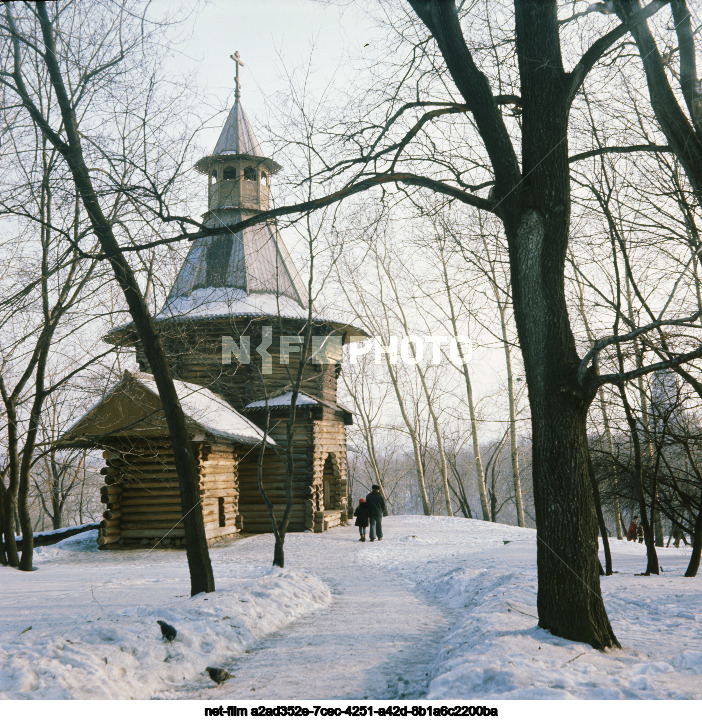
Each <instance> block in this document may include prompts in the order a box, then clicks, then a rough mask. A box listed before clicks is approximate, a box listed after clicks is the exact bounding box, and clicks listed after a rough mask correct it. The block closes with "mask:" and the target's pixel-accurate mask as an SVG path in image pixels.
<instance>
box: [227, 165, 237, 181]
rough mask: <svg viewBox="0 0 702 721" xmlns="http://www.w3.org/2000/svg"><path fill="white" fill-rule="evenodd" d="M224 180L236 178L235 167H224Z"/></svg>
mask: <svg viewBox="0 0 702 721" xmlns="http://www.w3.org/2000/svg"><path fill="white" fill-rule="evenodd" d="M224 180H236V168H225V169H224Z"/></svg>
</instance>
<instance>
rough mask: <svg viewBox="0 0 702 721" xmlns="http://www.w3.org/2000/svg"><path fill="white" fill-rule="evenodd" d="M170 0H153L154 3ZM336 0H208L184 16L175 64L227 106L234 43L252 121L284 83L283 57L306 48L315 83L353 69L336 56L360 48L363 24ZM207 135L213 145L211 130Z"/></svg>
mask: <svg viewBox="0 0 702 721" xmlns="http://www.w3.org/2000/svg"><path fill="white" fill-rule="evenodd" d="M170 1H171V0H169V2H168V3H166V2H165V0H159V2H158V3H157V7H158V6H159V5H161V6H163V5H169V4H170ZM341 5H342V7H339V5H337V4H336V3H333V4H328V3H321V2H315V1H314V0H211V1H210V2H208V3H206V4H204V6H203V8H202V10H201V11H200V12H198V13H197V15H195V16H194V17H193V19H192V21H191V22H190V23H189V26H190V27H191V31H192V35H191V36H190V37H189V38H188V39H187V40H186V41H185V43H184V44H183V45H182V46H180V47H179V52H178V53H177V55H176V57H175V58H174V62H175V63H176V66H175V67H176V68H177V67H182V69H183V72H184V73H188V72H193V73H194V75H195V78H196V83H197V85H198V86H199V87H200V88H201V89H202V90H203V93H206V94H207V95H208V96H210V97H211V98H212V99H213V101H214V102H215V103H217V102H219V103H220V104H226V105H227V107H229V106H230V105H231V104H232V102H233V99H234V96H233V91H234V74H235V64H234V62H233V61H232V60H231V59H230V55H231V54H232V53H234V52H235V51H237V50H238V51H239V53H240V56H241V59H242V60H243V62H244V67H243V68H242V69H241V70H240V73H241V88H242V102H243V105H244V108H245V110H246V113H247V115H248V116H249V118H250V120H252V121H253V122H254V125H256V126H259V127H260V124H259V123H257V122H256V120H257V119H258V120H262V119H264V118H265V115H266V104H265V101H266V97H270V96H273V95H275V94H276V93H277V92H280V91H282V90H285V88H286V87H287V80H286V78H285V69H284V67H283V63H285V65H286V66H287V67H288V68H289V69H292V68H294V67H296V66H299V65H301V64H307V62H308V61H309V58H310V56H312V58H313V69H314V74H313V80H314V82H315V83H316V84H317V86H318V88H319V89H320V90H321V89H322V88H323V87H324V85H325V84H327V83H329V82H335V83H339V82H343V77H344V75H345V74H346V73H347V72H353V69H352V68H349V67H348V66H347V65H346V64H344V63H342V60H343V59H344V58H345V57H347V55H348V54H358V53H359V52H362V50H363V46H364V45H365V43H366V42H367V41H368V38H369V35H370V32H371V30H370V28H371V25H370V21H369V19H368V18H367V16H366V15H365V14H364V13H363V12H359V4H358V3H355V4H354V3H342V4H341ZM311 54H312V55H311ZM174 69H175V68H174ZM222 122H224V121H223V120H222ZM211 136H212V139H211V144H212V145H214V143H215V142H216V140H217V131H216V130H213V131H212V133H211ZM203 140H204V139H203ZM259 140H261V138H259Z"/></svg>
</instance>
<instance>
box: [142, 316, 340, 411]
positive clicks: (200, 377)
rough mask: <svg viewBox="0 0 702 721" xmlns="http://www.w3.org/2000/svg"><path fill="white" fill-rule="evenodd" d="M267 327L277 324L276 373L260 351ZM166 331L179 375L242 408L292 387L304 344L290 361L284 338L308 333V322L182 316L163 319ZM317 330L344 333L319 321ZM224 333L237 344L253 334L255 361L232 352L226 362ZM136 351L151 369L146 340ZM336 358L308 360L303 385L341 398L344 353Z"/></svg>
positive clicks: (269, 349) (273, 364) (173, 366)
mask: <svg viewBox="0 0 702 721" xmlns="http://www.w3.org/2000/svg"><path fill="white" fill-rule="evenodd" d="M265 326H268V327H271V328H272V331H271V333H272V341H271V343H270V345H269V346H268V347H267V352H268V353H269V354H270V356H271V368H270V371H271V372H270V373H269V372H268V371H267V369H266V368H265V367H263V366H262V358H261V355H260V354H259V352H258V351H257V350H256V348H257V347H258V346H260V345H261V344H262V343H263V330H262V329H263V328H264V327H265ZM160 330H161V337H162V341H163V344H164V349H165V351H166V353H167V354H168V358H169V362H170V364H171V370H172V373H173V377H174V378H176V379H177V380H180V381H185V382H187V383H196V384H198V385H201V386H205V387H206V388H209V389H210V390H212V391H214V392H215V393H218V394H219V395H221V396H222V397H223V398H224V399H225V400H226V401H227V402H228V403H230V404H231V405H232V406H233V407H234V408H236V409H237V410H241V409H243V408H244V407H245V406H246V405H247V404H249V403H251V402H252V401H257V400H261V399H262V398H266V397H268V398H270V397H272V396H274V395H276V394H277V393H282V392H287V391H288V390H289V389H290V386H291V384H292V383H293V381H294V379H295V378H296V377H297V372H298V367H299V362H300V353H299V349H298V350H296V347H294V346H293V347H291V349H290V353H289V355H288V358H287V361H288V362H287V363H284V362H283V360H285V359H284V358H281V353H280V350H281V347H280V345H281V344H280V338H281V336H284V335H287V336H298V335H301V334H303V333H304V324H303V322H302V321H290V320H282V321H281V320H278V319H275V318H269V319H263V320H260V319H256V320H249V321H241V320H239V321H237V320H226V319H223V320H217V321H215V320H212V321H199V322H197V323H196V322H190V321H182V322H169V323H168V324H166V323H162V324H161V326H160ZM313 334H314V335H323V336H326V335H336V336H338V337H339V338H340V339H341V338H342V335H343V334H342V333H341V332H340V331H335V330H333V329H332V328H331V327H329V326H327V325H325V324H321V325H319V326H315V328H314V329H313ZM224 336H228V337H230V338H233V339H234V341H236V342H237V343H239V342H240V338H241V336H247V337H248V338H249V348H250V350H249V354H250V362H249V363H239V362H238V361H237V359H236V357H235V356H234V355H231V363H222V345H223V341H222V338H223V337H224ZM136 352H137V361H138V363H139V367H140V369H141V370H142V371H144V372H147V373H149V372H150V370H149V365H148V362H147V360H146V356H145V354H144V352H143V349H142V348H141V344H140V343H137V344H136ZM227 355H229V354H227ZM336 360H337V361H338V362H332V363H325V364H323V365H322V364H318V363H307V364H306V366H305V368H304V370H303V380H302V384H301V386H300V390H301V391H302V392H303V393H309V394H310V395H313V396H316V397H318V398H322V399H324V400H328V401H331V402H333V403H335V402H336V395H337V384H338V383H337V379H338V374H339V369H340V365H339V364H340V362H341V355H339V358H338V359H336Z"/></svg>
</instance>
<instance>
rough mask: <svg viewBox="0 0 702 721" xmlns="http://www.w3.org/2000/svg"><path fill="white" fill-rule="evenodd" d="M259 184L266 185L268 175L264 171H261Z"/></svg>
mask: <svg viewBox="0 0 702 721" xmlns="http://www.w3.org/2000/svg"><path fill="white" fill-rule="evenodd" d="M261 185H268V176H267V175H266V174H265V173H261Z"/></svg>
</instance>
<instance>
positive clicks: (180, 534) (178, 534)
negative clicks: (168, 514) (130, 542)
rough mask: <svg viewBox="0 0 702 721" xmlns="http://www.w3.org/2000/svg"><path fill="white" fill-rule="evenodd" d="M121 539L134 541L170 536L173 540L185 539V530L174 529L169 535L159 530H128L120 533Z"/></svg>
mask: <svg viewBox="0 0 702 721" xmlns="http://www.w3.org/2000/svg"><path fill="white" fill-rule="evenodd" d="M119 535H120V537H122V538H125V539H134V538H153V539H156V538H161V537H162V536H163V537H166V536H169V537H171V538H185V529H184V528H174V529H173V530H172V531H169V532H168V533H163V532H161V531H159V530H152V531H148V530H136V529H128V530H124V531H120V534H119Z"/></svg>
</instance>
